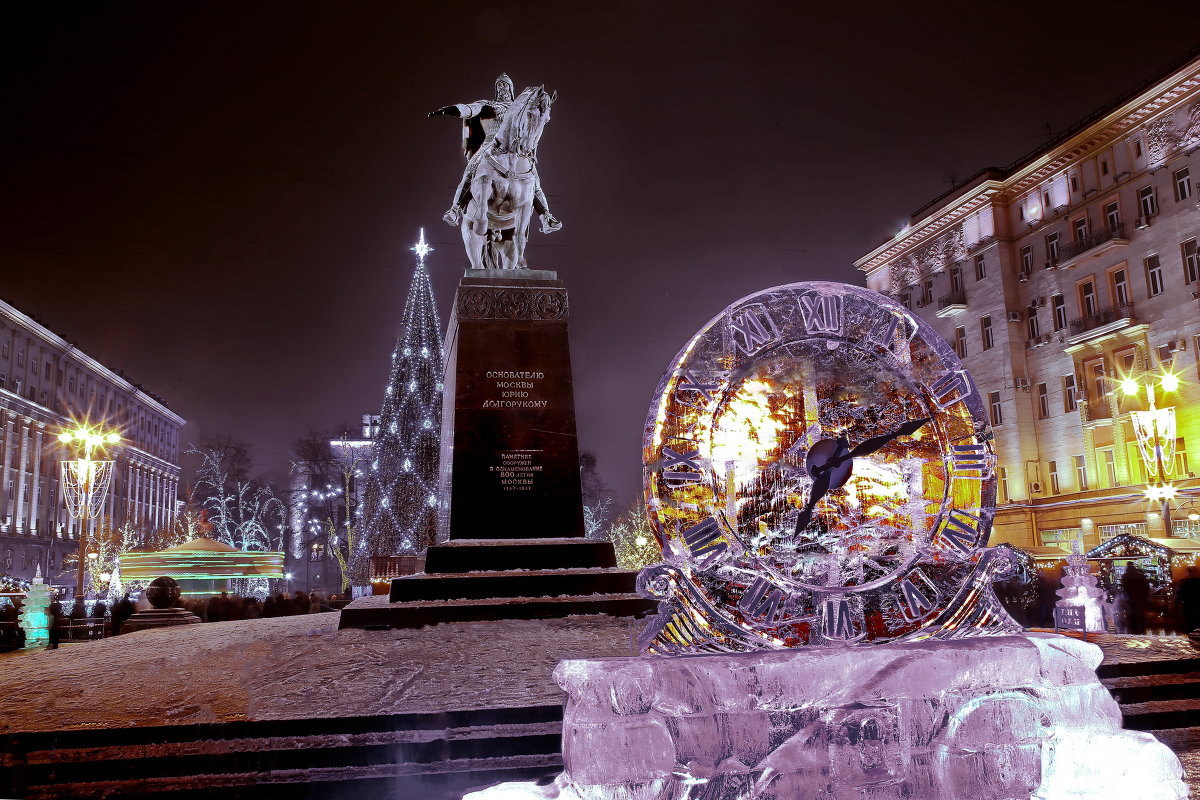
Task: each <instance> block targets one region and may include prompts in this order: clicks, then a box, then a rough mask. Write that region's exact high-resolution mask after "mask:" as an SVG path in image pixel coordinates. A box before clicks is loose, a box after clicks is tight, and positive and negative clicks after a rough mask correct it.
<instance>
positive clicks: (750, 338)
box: [729, 305, 779, 356]
mask: <svg viewBox="0 0 1200 800" xmlns="http://www.w3.org/2000/svg"><path fill="white" fill-rule="evenodd" d="M729 327H730V328H731V331H730V333H731V335H732V336H733V344H734V346H735V347H737V349H738V350H741V351H742V352H743V353H744V354H745V355H748V356H750V355H754V354H755V353H757V352H758V351H759V350H761V349H763V347H765V346H766V345H767V344H769V343H770V342H771V341H772V340H774V339H775V338H777V337H778V336H779V329H778V328H776V327H775V323H774V322H773V321H772V320H771V315H770V314H768V313H767V310H766V309H765V308H763V307H762V306H760V305H752V306H746V307H745V308H743V309H742V310H740V311H738V312H737V313H736V314H734V315H732V316H731V317H730V318H729Z"/></svg>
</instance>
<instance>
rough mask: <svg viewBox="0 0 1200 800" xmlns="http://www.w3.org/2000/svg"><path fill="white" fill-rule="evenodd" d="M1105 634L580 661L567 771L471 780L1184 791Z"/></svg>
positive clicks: (1083, 793) (594, 789) (618, 791)
mask: <svg viewBox="0 0 1200 800" xmlns="http://www.w3.org/2000/svg"><path fill="white" fill-rule="evenodd" d="M1101 658H1102V654H1101V652H1100V649H1099V648H1098V647H1096V646H1095V645H1092V644H1088V643H1085V642H1082V641H1079V640H1076V639H1071V638H1067V637H1062V636H1053V635H1046V634H1023V635H1017V636H999V637H980V638H977V639H965V640H958V641H949V642H920V643H909V644H895V645H880V646H877V647H872V648H834V647H810V648H804V649H795V650H783V651H758V652H750V653H734V654H722V655H696V656H681V657H675V658H618V659H594V660H568V661H563V662H561V663H560V664H559V665H558V667H557V669H555V671H554V678H555V680H556V681H557V682H558V683H559V685H560V686H562V687H563V689H564V690H566V692H567V696H568V701H567V709H566V716H565V718H564V722H563V760H564V762H565V771H564V772H563V773H562V774H561V775H560V776H559V778H558V780H557V782H556V783H555V784H554V785H551V786H546V787H536V786H534V785H533V784H503V785H501V786H496V787H492V788H491V789H488V790H485V791H483V792H477V793H474V794H471V795H468V798H471V800H486V799H487V798H499V797H529V798H538V797H558V798H560V799H562V800H566V799H568V798H569V799H570V800H576V799H577V798H578V799H582V798H587V800H616V799H617V798H620V800H651V799H653V800H668V799H669V800H682V799H683V798H685V797H687V798H694V797H704V798H711V799H712V800H717V798H720V800H734V799H735V798H737V799H739V800H740V799H741V798H746V799H747V800H749V798H755V799H756V800H758V799H760V798H761V800H793V799H794V798H816V799H818V800H840V799H841V798H856V800H861V799H862V798H872V799H875V798H888V799H889V800H890V799H891V798H896V799H897V800H898V799H899V798H917V797H919V798H964V799H965V798H972V799H973V798H980V797H986V798H989V800H1006V799H1007V798H1022V800H1029V798H1036V800H1053V799H1055V798H1114V799H1115V798H1121V799H1122V800H1125V798H1144V799H1145V800H1151V799H1153V800H1159V799H1160V798H1161V800H1178V799H1179V798H1184V797H1186V796H1187V789H1186V787H1185V786H1184V784H1183V782H1182V776H1183V769H1182V767H1181V766H1180V764H1179V760H1178V759H1177V758H1176V757H1175V755H1174V754H1173V753H1172V752H1171V751H1170V750H1169V749H1167V747H1166V746H1165V745H1163V744H1161V743H1160V742H1158V741H1157V740H1156V739H1154V737H1153V736H1150V735H1149V734H1145V733H1139V732H1134V731H1124V730H1122V729H1121V712H1120V710H1119V708H1118V706H1117V703H1116V701H1115V700H1113V699H1112V697H1111V696H1110V695H1109V694H1108V692H1107V690H1105V688H1104V687H1103V686H1102V685H1101V684H1100V682H1099V680H1098V679H1097V678H1096V674H1095V668H1096V667H1097V666H1098V665H1099V663H1100V661H1101Z"/></svg>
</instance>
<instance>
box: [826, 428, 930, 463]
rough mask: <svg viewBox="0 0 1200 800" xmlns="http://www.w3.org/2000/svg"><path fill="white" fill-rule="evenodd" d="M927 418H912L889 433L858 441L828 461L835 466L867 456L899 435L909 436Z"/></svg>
mask: <svg viewBox="0 0 1200 800" xmlns="http://www.w3.org/2000/svg"><path fill="white" fill-rule="evenodd" d="M929 419H930V418H929V417H925V418H924V419H912V420H909V421H908V422H906V423H904V424H903V425H901V426H900V427H899V428H896V430H894V431H892V432H891V433H885V434H883V435H882V436H872V437H871V438H870V439H866V440H864V441H862V442H860V443H859V444H858V446H857V447H855V448H854V449H853V450H851V451H850V452H849V453H846V454H845V455H844V456H839V457H837V458H835V459H833V461H832V462H831V463H830V466H833V467H836V466H837V465H838V464H841V463H843V462H845V461H849V460H850V459H853V458H862V457H863V456H869V455H871V454H872V453H874V452H875V451H877V450H879V449H881V448H883V447H884V446H885V445H886V444H887V443H888V442H890V441H892V440H893V439H898V438H899V437H901V436H911V435H912V434H914V433H916V432H917V431H918V430H920V429H921V428H923V427H924V426H925V423H927V422H929Z"/></svg>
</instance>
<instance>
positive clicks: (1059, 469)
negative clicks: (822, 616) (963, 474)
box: [855, 54, 1200, 548]
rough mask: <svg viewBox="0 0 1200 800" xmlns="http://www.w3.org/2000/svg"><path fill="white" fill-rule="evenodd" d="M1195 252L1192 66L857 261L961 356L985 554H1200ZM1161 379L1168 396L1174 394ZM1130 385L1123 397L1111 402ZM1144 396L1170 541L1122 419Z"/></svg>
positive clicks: (1198, 112) (1194, 62) (1196, 153)
mask: <svg viewBox="0 0 1200 800" xmlns="http://www.w3.org/2000/svg"><path fill="white" fill-rule="evenodd" d="M1193 56H1195V54H1193ZM1198 239H1200V57H1192V58H1191V59H1190V60H1187V61H1185V62H1182V63H1179V64H1176V65H1174V67H1172V68H1171V69H1169V70H1166V71H1164V72H1163V73H1161V74H1160V75H1159V76H1157V77H1156V78H1154V79H1151V80H1149V81H1146V82H1145V83H1144V84H1143V85H1142V86H1140V87H1138V88H1136V89H1134V90H1131V91H1130V92H1129V93H1127V94H1126V95H1125V96H1123V97H1122V98H1119V99H1117V100H1114V101H1113V102H1112V103H1110V104H1109V105H1108V106H1106V107H1105V108H1103V109H1100V110H1099V111H1097V112H1096V113H1094V114H1092V115H1091V116H1090V117H1088V118H1087V119H1085V120H1083V121H1081V122H1080V123H1078V124H1077V125H1075V126H1073V127H1072V129H1070V130H1069V131H1067V132H1066V133H1064V134H1063V135H1060V136H1058V137H1057V138H1056V139H1055V140H1054V141H1052V142H1051V143H1050V144H1048V145H1047V146H1046V147H1045V148H1043V149H1041V150H1039V151H1037V152H1035V153H1032V154H1030V155H1028V156H1026V157H1024V158H1022V159H1020V160H1019V161H1017V162H1015V163H1014V164H1012V165H1010V166H1008V167H1005V168H988V169H986V170H983V171H981V172H980V173H979V174H977V175H976V176H974V177H973V178H971V179H970V180H968V181H967V182H964V183H962V184H959V185H958V186H956V187H955V188H953V189H951V190H950V192H948V193H947V194H945V195H943V196H942V197H940V198H937V199H936V200H934V201H932V202H931V203H929V204H928V205H926V206H925V207H924V208H922V209H920V210H918V211H917V212H916V213H915V214H914V215H913V216H912V218H911V220H910V224H908V225H907V226H906V227H904V228H903V229H902V230H901V231H899V232H898V233H897V234H896V235H894V236H893V237H892V238H891V239H889V240H888V241H887V242H885V243H883V244H882V245H880V246H878V247H876V248H875V249H873V250H871V251H870V252H869V253H867V254H865V255H863V256H862V257H860V258H859V259H858V260H856V261H855V267H856V268H858V269H860V270H862V271H863V272H864V273H866V280H867V285H868V286H869V287H870V288H872V289H874V290H876V291H880V292H883V293H886V294H889V295H891V296H892V297H895V298H897V299H898V300H900V302H902V303H904V304H905V305H906V306H907V307H909V308H910V309H911V310H912V311H913V313H914V314H916V315H917V316H920V317H921V318H923V319H925V320H926V321H928V322H929V323H930V324H931V325H932V326H933V327H934V328H935V329H936V330H937V331H938V333H940V334H941V335H942V336H943V337H944V338H945V339H946V340H947V341H948V342H949V343H950V344H951V345H952V346H953V347H954V348H955V349H956V350H957V351H958V353H959V355H960V356H961V357H962V360H963V363H964V365H965V366H966V368H967V369H968V371H969V372H970V373H971V375H972V377H973V378H974V379H975V382H976V384H977V386H978V388H979V391H980V393H981V394H982V395H983V397H984V399H985V401H986V404H987V406H988V407H989V409H990V413H991V418H992V419H991V422H992V426H993V429H994V432H995V445H996V451H997V455H998V459H999V460H998V466H997V469H998V471H999V472H998V477H999V483H1000V494H999V508H998V510H997V516H996V523H995V526H994V532H993V542H1010V543H1012V544H1015V545H1018V546H1024V547H1039V546H1063V547H1069V542H1070V540H1072V539H1075V538H1079V539H1082V540H1083V542H1084V544H1085V546H1086V547H1089V548H1090V547H1092V546H1095V545H1096V544H1098V543H1099V542H1101V541H1103V540H1106V539H1109V538H1112V537H1113V536H1116V535H1118V534H1120V533H1134V534H1138V535H1144V536H1151V537H1164V536H1189V537H1192V538H1200V514H1197V510H1198V509H1197V507H1198V506H1200V502H1197V498H1200V479H1197V477H1196V475H1197V474H1200V253H1198V250H1197V241H1198ZM1166 373H1170V374H1173V375H1175V376H1177V378H1179V386H1178V388H1177V389H1175V390H1174V391H1165V390H1164V388H1163V385H1162V382H1161V376H1162V375H1163V374H1166ZM1127 378H1129V379H1132V380H1134V381H1135V382H1137V384H1138V386H1139V391H1138V394H1137V395H1130V394H1126V393H1125V392H1124V391H1123V390H1122V384H1123V382H1124V381H1125V379H1127ZM1147 384H1153V386H1152V388H1151V391H1153V392H1154V398H1153V399H1154V402H1155V404H1156V407H1157V408H1160V409H1161V408H1173V409H1174V412H1173V413H1174V415H1175V426H1176V427H1175V431H1174V441H1173V442H1172V443H1173V444H1174V452H1173V453H1171V452H1169V448H1168V452H1167V458H1168V461H1169V463H1167V464H1165V465H1164V469H1165V470H1169V472H1168V474H1167V475H1166V482H1167V484H1168V485H1169V486H1170V487H1171V488H1172V489H1173V490H1174V491H1175V493H1176V496H1175V499H1174V501H1172V503H1171V505H1170V507H1169V508H1168V509H1167V515H1168V517H1169V518H1170V523H1171V527H1172V529H1173V530H1172V531H1170V532H1168V531H1167V530H1166V523H1165V522H1164V519H1163V515H1162V511H1163V509H1162V507H1161V503H1159V502H1150V501H1148V500H1147V497H1146V488H1147V485H1148V483H1150V482H1154V481H1155V480H1156V479H1155V477H1154V475H1153V472H1154V470H1155V469H1157V464H1156V463H1155V464H1154V466H1149V465H1148V462H1147V458H1146V456H1145V450H1144V448H1143V447H1142V446H1141V445H1139V441H1138V437H1137V433H1136V431H1135V419H1134V414H1133V413H1132V412H1135V411H1139V410H1145V409H1146V408H1147V406H1148V397H1147V389H1146V388H1145V387H1146V385H1147ZM1167 385H1168V386H1169V385H1170V382H1168V384H1167ZM1145 441H1146V437H1145V436H1143V444H1144V442H1145ZM1189 450H1190V452H1189ZM1151 452H1152V450H1151ZM1150 461H1151V463H1153V462H1154V460H1153V459H1151V460H1150ZM1191 516H1195V517H1196V519H1191V518H1190V517H1191Z"/></svg>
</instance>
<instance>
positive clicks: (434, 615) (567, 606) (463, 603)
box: [338, 592, 658, 630]
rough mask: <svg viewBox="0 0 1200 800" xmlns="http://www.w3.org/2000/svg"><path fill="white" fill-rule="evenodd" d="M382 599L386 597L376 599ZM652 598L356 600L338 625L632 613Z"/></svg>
mask: <svg viewBox="0 0 1200 800" xmlns="http://www.w3.org/2000/svg"><path fill="white" fill-rule="evenodd" d="M379 599H382V600H386V599H387V598H382V597H381V598H379ZM657 607H658V604H657V602H655V601H653V600H647V599H646V598H644V597H642V596H641V595H639V594H637V593H635V592H621V593H616V594H588V595H563V596H558V597H488V598H482V599H469V600H435V601H427V600H419V601H414V602H406V603H391V602H385V603H380V602H378V600H376V599H375V598H359V599H358V600H355V601H354V602H353V603H351V604H350V605H348V606H346V607H345V608H343V609H342V612H341V618H340V619H339V621H338V627H339V628H372V629H380V630H382V629H385V628H423V627H425V626H426V625H438V624H441V623H444V622H485V621H494V620H505V619H554V618H561V617H573V616H585V615H590V614H607V615H608V616H610V617H638V616H644V615H646V614H649V613H651V612H653V611H654V610H655V609H656V608H657Z"/></svg>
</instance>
